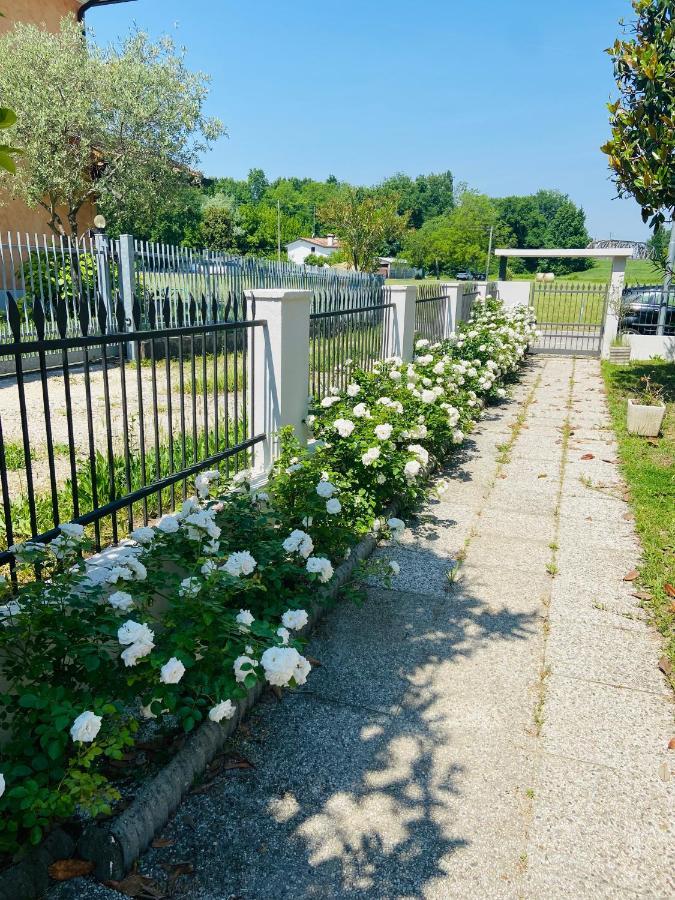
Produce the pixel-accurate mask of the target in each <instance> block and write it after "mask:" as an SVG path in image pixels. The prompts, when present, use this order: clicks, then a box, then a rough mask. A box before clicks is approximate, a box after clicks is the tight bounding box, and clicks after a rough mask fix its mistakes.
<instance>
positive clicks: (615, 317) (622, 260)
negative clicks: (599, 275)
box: [601, 256, 626, 359]
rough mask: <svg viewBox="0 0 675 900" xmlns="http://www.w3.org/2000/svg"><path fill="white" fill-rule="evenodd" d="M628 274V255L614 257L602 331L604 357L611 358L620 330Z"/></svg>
mask: <svg viewBox="0 0 675 900" xmlns="http://www.w3.org/2000/svg"><path fill="white" fill-rule="evenodd" d="M625 275H626V257H625V256H613V257H612V274H611V277H610V280H609V294H608V297H607V313H606V315H605V327H604V331H603V333H602V351H601V352H602V358H603V359H608V358H609V350H610V347H611V346H612V341H613V340H614V338H615V337H616V336H617V334H618V331H619V319H620V317H621V298H622V296H623V284H624V279H625Z"/></svg>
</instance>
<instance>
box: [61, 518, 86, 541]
mask: <svg viewBox="0 0 675 900" xmlns="http://www.w3.org/2000/svg"><path fill="white" fill-rule="evenodd" d="M59 531H60V532H61V534H63V535H65V536H66V537H67V538H71V539H73V540H79V539H80V538H82V537H84V525H77V524H76V523H75V522H64V523H63V525H59Z"/></svg>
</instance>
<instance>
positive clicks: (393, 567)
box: [389, 559, 401, 575]
mask: <svg viewBox="0 0 675 900" xmlns="http://www.w3.org/2000/svg"><path fill="white" fill-rule="evenodd" d="M389 568H390V569H391V571H392V574H394V575H399V574H400V572H401V567H400V565H399V564H398V563H397V562H396V560H395V559H391V560H389Z"/></svg>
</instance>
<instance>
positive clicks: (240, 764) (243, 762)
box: [223, 755, 255, 769]
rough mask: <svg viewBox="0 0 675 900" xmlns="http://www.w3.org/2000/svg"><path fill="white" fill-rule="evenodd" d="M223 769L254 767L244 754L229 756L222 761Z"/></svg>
mask: <svg viewBox="0 0 675 900" xmlns="http://www.w3.org/2000/svg"><path fill="white" fill-rule="evenodd" d="M223 769H255V766H254V765H253V763H252V762H249V760H248V759H246V757H244V756H238V755H237V756H230V757H228V759H226V760H225V761H224V762H223Z"/></svg>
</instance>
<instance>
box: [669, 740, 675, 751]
mask: <svg viewBox="0 0 675 900" xmlns="http://www.w3.org/2000/svg"><path fill="white" fill-rule="evenodd" d="M668 749H669V750H675V737H672V738H671V739H670V740H669V741H668Z"/></svg>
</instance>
